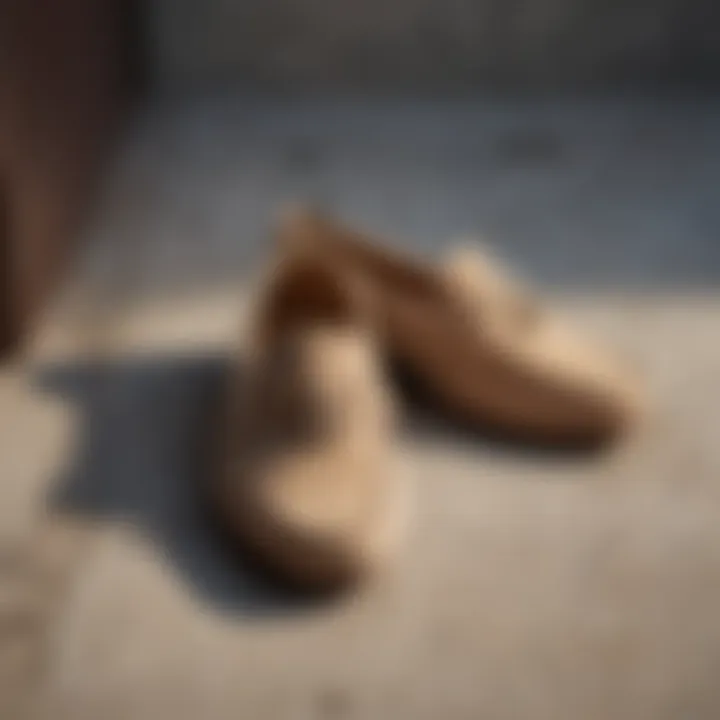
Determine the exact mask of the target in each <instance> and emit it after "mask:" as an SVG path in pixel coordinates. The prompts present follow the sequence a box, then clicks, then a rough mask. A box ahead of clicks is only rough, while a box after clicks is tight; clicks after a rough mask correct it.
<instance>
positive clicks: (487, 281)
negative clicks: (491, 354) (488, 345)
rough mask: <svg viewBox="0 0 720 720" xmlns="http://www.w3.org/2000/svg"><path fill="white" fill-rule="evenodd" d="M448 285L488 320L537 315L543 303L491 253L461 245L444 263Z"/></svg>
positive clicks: (506, 319) (505, 319) (482, 317)
mask: <svg viewBox="0 0 720 720" xmlns="http://www.w3.org/2000/svg"><path fill="white" fill-rule="evenodd" d="M443 274H444V277H445V279H446V282H447V283H448V285H449V286H450V287H451V288H452V289H453V291H454V292H455V293H456V295H457V296H458V297H459V299H460V300H461V302H462V303H463V304H465V306H466V307H467V308H468V309H469V310H471V311H472V312H474V313H478V314H479V316H480V319H483V320H486V321H495V320H497V321H501V322H506V321H508V320H513V321H514V320H520V319H521V318H527V317H530V316H532V315H534V314H535V313H536V312H537V311H538V310H539V306H538V305H537V303H536V302H535V301H534V300H533V299H532V298H531V297H529V296H528V295H527V294H526V293H525V291H524V290H523V289H522V287H521V284H520V283H519V282H518V281H517V280H516V279H515V278H514V277H513V276H512V275H511V274H510V272H509V271H508V270H507V269H506V268H505V267H504V266H503V265H502V264H501V263H500V262H498V261H497V260H496V259H495V258H493V257H492V256H491V255H490V253H487V252H485V251H482V252H481V251H479V250H476V249H473V248H460V249H458V250H455V251H453V252H452V253H451V255H450V257H449V258H448V259H447V261H446V262H445V264H444V266H443Z"/></svg>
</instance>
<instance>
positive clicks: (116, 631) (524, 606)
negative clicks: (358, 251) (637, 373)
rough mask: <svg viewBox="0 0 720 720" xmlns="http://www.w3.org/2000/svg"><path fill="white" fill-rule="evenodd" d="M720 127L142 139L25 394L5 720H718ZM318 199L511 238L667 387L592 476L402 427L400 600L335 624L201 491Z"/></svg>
mask: <svg viewBox="0 0 720 720" xmlns="http://www.w3.org/2000/svg"><path fill="white" fill-rule="evenodd" d="M718 122H720V106H717V105H715V106H712V105H708V104H701V103H689V102H688V103H686V104H684V105H675V106H673V105H668V104H661V103H650V102H647V103H643V104H637V105H628V104H623V103H611V102H605V103H594V104H578V103H560V102H558V103H552V104H545V105H533V104H515V105H510V104H508V105H488V104H481V103H462V104H454V105H452V104H447V105H412V104H392V103H388V104H378V103H375V104H363V103H345V104H332V105H330V104H328V105H324V106H323V105H321V104H314V105H304V106H291V105H282V104H274V105H273V104H267V103H266V104H258V103H253V102H250V101H241V100H236V99H223V100H217V101H207V102H205V103H202V104H193V105H177V106H173V107H168V106H165V107H162V108H154V109H152V110H151V111H149V112H148V113H147V114H146V115H145V116H144V117H143V118H142V120H141V122H139V123H138V126H137V127H136V128H135V129H134V131H133V132H132V134H131V136H130V137H129V138H128V142H127V146H126V148H125V150H124V152H123V154H122V157H121V158H120V162H119V163H118V167H117V168H116V170H115V172H114V173H113V176H112V178H111V182H110V184H109V187H108V193H107V198H106V202H105V203H104V205H103V207H102V208H100V209H99V213H98V218H97V222H96V223H95V225H94V227H93V229H92V231H91V232H90V235H91V239H92V243H91V244H90V245H89V247H88V252H87V254H86V256H85V257H84V258H83V262H82V263H81V265H80V266H79V267H78V268H77V271H76V273H75V275H74V277H73V281H72V282H71V283H69V286H68V288H67V292H66V293H65V295H64V297H63V298H62V299H61V301H59V302H58V304H57V306H56V308H55V309H54V310H53V312H52V313H50V314H49V316H48V318H47V320H46V322H45V323H44V324H43V327H42V328H41V330H40V332H39V333H38V337H37V338H36V340H35V342H34V343H33V344H32V347H31V351H30V353H29V357H28V359H27V360H26V361H25V362H24V363H22V364H20V365H18V366H16V367H10V368H5V369H3V371H2V375H1V376H0V477H2V493H3V494H2V498H1V501H0V530H1V531H2V534H1V535H0V574H1V575H0V633H2V634H3V637H2V640H1V642H0V682H2V685H1V686H0V698H2V702H3V704H4V705H7V707H8V710H7V714H5V707H2V708H0V715H1V716H2V717H13V718H14V717H21V712H22V711H24V710H28V709H29V710H34V711H36V712H37V713H39V715H40V717H42V718H53V720H59V719H62V718H72V719H73V720H94V719H95V718H101V717H102V718H107V719H108V720H112V719H114V718H119V719H120V718H121V719H123V720H125V719H127V720H129V719H130V718H132V719H133V720H138V719H139V720H143V719H145V718H147V719H148V720H150V719H152V720H156V719H157V718H173V720H181V719H183V718H188V719H189V718H197V717H204V718H208V720H215V719H216V718H217V719H223V720H224V719H225V718H238V717H242V718H283V719H284V718H293V719H295V718H305V717H307V718H315V717H323V718H324V717H328V718H367V719H373V720H380V719H381V718H388V719H397V718H408V719H409V718H413V719H415V718H428V719H433V720H434V719H435V718H440V717H447V718H478V717H483V718H492V719H495V718H498V719H505V718H507V719H508V720H516V719H524V718H528V719H530V718H533V720H545V719H547V720H576V719H577V718H583V719H584V720H594V719H596V718H597V719H598V720H609V719H610V718H612V719H613V720H646V719H647V720H651V719H652V720H658V719H667V720H674V719H676V718H693V720H706V719H707V720H712V719H714V718H717V717H718V716H720V690H719V689H718V685H717V678H718V674H719V673H720V618H718V612H717V608H718V607H719V606H720V450H719V449H718V446H717V427H718V426H719V424H720V402H719V401H720V343H719V342H718V331H719V328H720V294H719V293H718V290H719V288H718V282H719V281H720V241H719V240H718V230H719V229H720V204H719V203H718V202H717V200H718V195H717V192H718V187H720V136H719V135H718V133H717V127H718ZM297 195H305V196H310V197H314V198H316V199H319V200H321V201H323V202H325V203H326V204H328V205H330V206H331V207H333V208H335V209H336V210H338V211H341V212H342V213H343V214H345V215H346V216H348V217H349V218H350V219H351V220H356V221H360V222H362V223H364V224H365V225H367V226H369V227H371V228H374V229H376V230H378V231H383V232H387V233H389V234H390V235H391V236H397V237H398V240H397V243H398V245H405V246H406V247H408V248H414V249H415V250H416V251H417V252H419V253H423V254H427V255H429V256H435V257H440V256H442V254H443V252H445V250H446V248H447V247H448V246H449V244H448V243H447V241H446V239H447V238H450V237H453V236H456V235H462V234H466V233H472V232H479V233H481V234H483V235H485V236H486V237H487V238H488V239H490V241H491V242H492V243H493V244H494V245H495V246H496V247H497V249H498V250H499V251H500V252H501V254H502V255H504V256H505V257H506V258H507V259H509V260H510V261H512V262H513V263H514V264H515V265H516V266H517V267H518V268H519V269H520V270H521V271H523V272H525V273H526V274H528V275H530V276H531V277H533V278H534V279H535V280H536V281H537V284H539V285H540V286H542V287H545V288H547V289H548V290H550V291H551V292H552V293H553V294H554V295H555V296H556V300H557V303H558V304H560V305H561V306H563V307H564V308H565V309H566V310H567V311H568V312H571V313H574V314H576V315H577V316H578V318H579V320H580V321H581V322H582V323H583V324H584V325H586V326H587V327H588V328H592V329H593V330H595V331H596V332H597V333H598V334H601V335H604V336H605V337H607V338H608V339H609V340H611V341H612V342H614V343H616V344H617V345H619V346H621V347H622V348H624V350H625V351H626V352H627V353H628V354H629V355H631V356H633V357H635V358H636V361H637V362H638V363H639V364H640V365H641V366H642V367H644V368H645V372H646V375H647V377H648V382H649V384H650V386H651V388H652V392H653V395H654V398H655V411H654V414H653V416H652V419H651V421H650V422H649V423H648V425H647V426H646V427H645V428H644V429H643V431H642V432H641V433H640V434H639V435H638V436H637V437H635V438H633V439H632V440H631V441H630V442H628V443H627V444H626V445H625V446H623V447H621V448H618V449H617V450H616V451H615V452H613V453H611V454H610V455H608V456H606V457H599V458H598V457H595V458H582V457H574V458H568V457H562V456H557V455H555V456H553V455H537V454H535V455H534V454H531V453H529V452H520V451H518V450H512V449H508V448H503V447H499V446H496V445H493V444H491V443H489V442H487V441H483V440H482V439H470V438H467V437H458V436H456V435H453V433H452V432H451V431H450V430H449V429H448V428H446V427H443V426H442V425H440V424H438V423H436V422H433V421H431V420H430V419H429V418H427V417H425V416H422V415H420V414H418V413H409V414H408V416H407V418H406V421H405V424H404V426H403V428H402V432H401V433H400V436H399V438H398V447H399V449H400V451H401V452H402V453H403V455H404V458H405V460H406V462H407V464H408V466H409V469H410V470H411V472H413V473H414V474H415V476H416V478H417V494H418V522H417V531H416V533H415V535H414V537H413V540H412V543H411V544H410V547H409V550H408V554H407V557H406V559H405V561H404V562H403V564H402V565H401V567H400V568H399V569H398V572H397V574H396V575H395V576H394V577H392V578H390V579H389V580H388V581H387V582H386V583H384V584H382V585H381V586H379V587H377V588H373V589H372V590H371V591H370V592H368V593H366V594H365V595H364V596H362V597H359V598H356V599H354V600H352V601H349V602H347V603H345V604H341V605H339V606H336V607H333V608H307V607H299V606H298V605H297V604H296V603H293V602H292V601H290V600H289V599H287V598H283V597H278V596H277V595H275V594H273V593H271V592H269V591H267V590H266V589H264V588H262V587H261V586H259V585H258V584H257V582H256V580H255V579H254V578H253V577H252V576H251V575H249V574H248V573H247V572H245V571H244V570H243V569H242V568H241V567H239V565H238V564H237V563H236V562H233V560H232V559H231V558H228V557H227V556H226V555H225V554H224V553H223V551H222V548H219V547H218V546H217V544H216V543H215V541H214V538H213V536H212V535H211V534H210V533H209V532H208V531H207V528H206V526H205V525H204V524H203V520H202V517H201V515H200V514H199V512H198V510H197V508H196V506H195V505H194V502H193V495H192V488H193V483H194V482H197V481H199V480H201V478H202V473H201V469H202V458H201V456H200V453H199V451H198V442H197V438H198V437H199V436H201V434H202V430H203V428H204V427H205V426H206V424H207V416H206V415H205V414H204V410H205V409H206V407H207V403H206V400H207V399H208V397H209V396H210V395H211V392H212V390H213V388H214V387H215V383H216V381H217V379H218V377H219V373H220V372H221V362H219V361H218V360H216V359H213V358H214V357H215V356H217V355H218V354H222V352H223V351H224V350H226V349H227V348H228V346H229V345H230V343H231V342H233V341H234V339H235V338H236V337H237V336H240V335H241V334H242V326H243V322H242V316H243V311H244V307H245V297H246V296H247V293H248V287H249V286H248V282H249V280H250V279H251V278H252V274H253V270H254V269H255V268H256V266H257V262H258V261H259V260H260V259H261V258H262V255H263V251H264V250H265V249H267V247H268V240H267V223H268V219H269V217H270V213H271V210H272V208H273V207H274V205H275V203H276V202H278V201H279V200H282V199H286V198H288V197H294V196H297ZM90 358H95V360H96V362H90ZM98 359H99V360H100V362H97V360H98ZM30 698H32V701H33V702H32V706H33V707H27V706H28V704H29V699H30Z"/></svg>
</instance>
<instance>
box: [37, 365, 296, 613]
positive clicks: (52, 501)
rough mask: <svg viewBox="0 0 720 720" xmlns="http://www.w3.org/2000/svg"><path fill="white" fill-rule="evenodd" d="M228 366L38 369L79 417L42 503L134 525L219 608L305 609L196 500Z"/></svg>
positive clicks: (199, 593) (53, 508) (45, 383)
mask: <svg viewBox="0 0 720 720" xmlns="http://www.w3.org/2000/svg"><path fill="white" fill-rule="evenodd" d="M226 368H227V364H226V360H224V359H223V358H220V357H180V356H175V357H173V356H163V357H147V358H143V359H137V358H136V359H129V360H117V361H115V360H113V361H110V362H107V363H98V364H78V365H71V366H64V367H53V368H48V369H47V370H45V371H44V372H42V373H41V376H40V380H39V382H40V385H41V386H42V387H44V388H45V389H46V390H49V391H50V392H52V393H55V394H57V395H60V396H61V397H63V398H65V399H66V400H67V401H68V402H70V403H72V404H74V405H76V406H77V407H78V409H79V412H80V422H81V423H82V426H81V429H80V433H79V445H78V447H77V448H76V456H75V457H74V459H73V461H72V465H71V466H70V468H69V469H68V470H67V471H66V472H65V474H64V476H63V477H61V478H59V479H58V481H57V482H56V483H55V484H54V489H53V491H52V496H51V497H50V498H49V503H48V504H49V507H50V509H51V511H52V512H56V513H60V514H69V515H81V516H84V517H91V518H94V519H100V520H107V521H116V522H121V523H126V524H129V525H131V526H132V527H133V528H135V529H136V530H137V531H138V532H139V533H141V535H142V536H143V537H146V538H148V539H149V540H150V541H151V542H152V543H153V544H154V545H155V548H156V550H157V551H158V552H159V553H161V554H162V555H163V559H164V560H165V561H167V562H169V563H170V566H171V567H172V569H173V570H175V571H176V572H178V573H179V575H180V577H181V579H182V580H183V581H185V583H186V584H187V585H188V586H189V587H190V589H191V590H192V591H193V593H194V594H195V595H197V596H198V597H200V599H201V600H203V601H205V602H207V603H209V604H210V605H211V606H213V607H214V608H216V609H218V610H221V611H228V612H232V613H237V614H240V615H247V616H251V617H263V616H277V615H283V614H287V613H294V612H299V611H303V610H307V609H308V603H307V601H305V600H303V599H302V598H299V597H297V596H295V595H292V594H290V593H288V592H284V591H282V590H280V589H278V588H275V587H274V586H272V585H270V584H269V583H267V582H265V581H264V579H262V578H261V577H259V576H258V575H257V574H256V573H255V572H254V571H253V570H252V569H251V567H250V566H248V565H247V563H246V562H245V561H244V559H243V558H241V557H239V556H238V555H236V554H235V553H233V552H231V551H230V549H228V548H227V547H226V546H225V545H224V544H223V543H222V541H221V539H220V537H219V536H218V534H217V532H216V528H215V527H214V526H213V525H212V522H211V519H210V517H209V514H208V512H207V507H206V505H205V503H204V502H203V501H202V500H203V496H202V489H203V488H202V483H203V482H207V480H208V478H209V472H210V465H211V453H210V443H209V438H210V432H211V430H212V421H213V416H214V413H213V409H214V408H215V407H216V401H217V399H218V397H219V393H220V389H221V387H222V379H223V377H224V371H225V370H226Z"/></svg>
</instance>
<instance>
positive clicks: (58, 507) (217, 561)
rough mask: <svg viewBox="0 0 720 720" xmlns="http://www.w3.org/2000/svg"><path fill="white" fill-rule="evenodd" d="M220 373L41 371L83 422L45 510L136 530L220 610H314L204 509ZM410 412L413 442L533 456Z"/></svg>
mask: <svg viewBox="0 0 720 720" xmlns="http://www.w3.org/2000/svg"><path fill="white" fill-rule="evenodd" d="M226 370H227V359H226V358H221V357H217V356H215V357H210V356H184V357H183V356H179V355H174V356H173V355H163V356H146V357H143V358H132V359H117V360H111V361H107V362H103V363H88V364H82V363H80V364H74V365H68V366H55V367H49V368H47V369H45V370H44V371H42V372H41V373H40V377H39V384H40V385H41V387H42V388H44V389H45V390H47V391H49V392H51V393H53V394H56V395H59V396H60V397H62V398H64V399H65V400H66V401H67V402H69V403H72V404H73V405H75V406H76V407H77V408H78V410H79V413H80V422H81V427H80V433H79V445H78V447H77V448H76V451H75V452H76V455H75V457H74V458H73V460H72V464H71V466H70V467H69V469H68V470H67V471H66V472H65V474H64V475H63V476H62V477H60V478H59V479H58V481H57V482H56V483H55V484H54V486H53V491H52V496H51V497H50V498H49V507H50V509H51V511H52V512H56V513H60V514H69V515H80V516H83V517H90V518H93V519H100V520H107V521H109V522H113V521H114V522H122V523H126V524H129V525H131V526H132V527H133V528H134V529H136V530H137V531H138V532H139V533H141V535H142V536H143V537H146V538H148V539H149V540H150V541H151V542H152V543H153V544H154V545H155V547H156V549H157V551H158V552H159V553H161V554H162V555H163V558H164V560H165V561H168V562H169V563H170V566H171V567H172V568H173V569H174V570H175V571H177V572H178V573H179V575H180V577H181V579H182V580H184V581H185V583H186V584H187V585H188V586H189V588H190V590H191V591H192V592H193V593H194V594H195V595H196V596H198V597H200V598H201V599H202V600H203V601H205V602H207V603H208V604H209V605H210V606H212V607H213V608H215V609H218V610H221V611H228V612H232V613H235V614H239V615H241V616H250V617H268V616H269V617H276V616H278V615H285V614H294V613H297V612H306V611H309V610H310V609H313V608H318V602H317V601H315V602H312V601H310V600H308V599H305V598H301V597H298V596H297V595H296V594H292V593H290V592H289V591H284V590H282V589H280V588H277V587H275V586H274V585H271V584H269V583H268V582H266V581H265V580H264V579H263V577H262V575H259V574H258V573H257V572H256V570H255V568H254V567H253V566H252V565H251V564H250V563H249V562H248V560H249V559H248V558H243V557H242V556H241V555H239V554H237V553H235V552H232V551H231V548H229V547H228V545H227V544H226V543H223V541H222V538H221V537H220V535H219V534H218V532H217V528H216V527H214V525H213V523H212V519H211V516H210V515H209V513H208V511H207V506H206V504H205V503H204V501H203V495H202V490H203V484H204V483H207V482H209V479H210V476H211V472H212V453H211V442H210V440H211V437H212V434H213V429H214V427H216V425H215V420H216V417H217V412H216V410H217V409H218V407H219V402H218V401H219V399H220V397H221V391H222V387H223V378H224V376H225V372H226ZM411 408H412V410H411V412H410V413H408V417H407V419H406V422H405V426H404V428H402V430H403V432H404V433H405V434H406V435H412V436H413V437H414V438H415V439H417V438H420V439H422V438H423V437H430V436H434V437H436V438H437V437H439V438H440V439H441V441H443V442H444V441H448V442H456V441H458V440H459V441H460V442H463V443H465V442H473V443H474V444H480V445H481V446H482V447H483V448H484V449H485V448H490V449H492V450H493V451H498V450H499V451H500V452H519V451H520V452H535V450H536V449H534V448H531V447H525V446H518V445H516V444H512V443H508V442H507V441H505V442H501V443H499V442H498V439H497V438H490V439H488V438H486V437H483V438H478V437H477V436H475V437H472V436H471V435H470V434H469V433H468V432H467V430H465V431H460V429H458V428H456V427H455V426H454V425H451V424H448V423H445V422H443V421H442V419H441V418H439V417H438V416H437V415H433V414H432V412H429V411H428V409H427V407H424V408H423V406H422V405H418V404H417V400H416V401H415V403H414V404H413V405H412V406H411ZM488 442H489V443H491V444H490V445H488ZM565 456H567V457H569V458H573V457H575V456H576V454H575V453H571V454H569V455H567V454H566V455H565Z"/></svg>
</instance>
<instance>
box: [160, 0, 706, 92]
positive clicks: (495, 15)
mask: <svg viewBox="0 0 720 720" xmlns="http://www.w3.org/2000/svg"><path fill="white" fill-rule="evenodd" d="M148 8H149V10H148V12H149V27H150V38H149V39H150V42H151V45H152V46H153V47H154V50H153V53H154V60H153V68H152V71H153V76H154V79H155V81H156V83H157V84H158V85H159V86H160V88H162V89H172V90H177V89H180V90H182V89H187V88H191V87H194V88H197V87H200V88H202V87H205V86H207V85H208V84H218V83H230V84H241V85H246V86H250V87H259V88H281V89H288V88H295V89H308V88H317V89H353V88H363V89H374V90H389V91H396V90H420V91H424V90H438V89H446V90H465V89H477V88H479V87H485V88H487V87H491V88H507V87H518V88H531V89H532V88H547V87H578V86H581V87H588V86H590V87H597V86H617V85H641V86H647V85H652V86H654V85H667V84H691V85H701V86H714V85H717V84H719V83H718V81H719V80H720V3H718V2H717V0H646V1H645V2H643V1H642V0H626V1H623V0H152V1H151V3H150V4H149V5H148Z"/></svg>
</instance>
